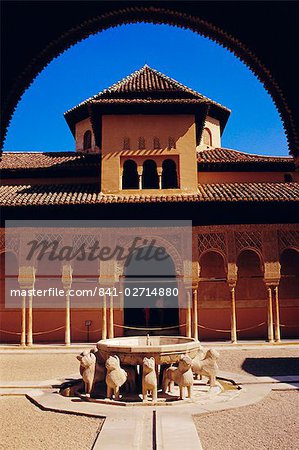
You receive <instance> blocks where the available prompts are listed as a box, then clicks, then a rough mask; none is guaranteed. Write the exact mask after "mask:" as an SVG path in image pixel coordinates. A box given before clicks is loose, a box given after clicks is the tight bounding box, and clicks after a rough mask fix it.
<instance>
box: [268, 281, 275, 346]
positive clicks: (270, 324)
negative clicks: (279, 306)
mask: <svg viewBox="0 0 299 450" xmlns="http://www.w3.org/2000/svg"><path fill="white" fill-rule="evenodd" d="M268 341H269V342H271V343H272V342H274V336H273V307H272V287H268Z"/></svg>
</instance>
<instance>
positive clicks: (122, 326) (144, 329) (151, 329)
mask: <svg viewBox="0 0 299 450" xmlns="http://www.w3.org/2000/svg"><path fill="white" fill-rule="evenodd" d="M114 326H115V327H118V328H125V329H126V330H137V331H138V330H141V331H163V330H172V329H174V328H179V327H184V326H186V324H185V323H184V324H182V325H174V326H172V327H162V328H158V327H157V328H155V327H153V328H145V327H129V326H126V325H117V324H116V323H115V324H114Z"/></svg>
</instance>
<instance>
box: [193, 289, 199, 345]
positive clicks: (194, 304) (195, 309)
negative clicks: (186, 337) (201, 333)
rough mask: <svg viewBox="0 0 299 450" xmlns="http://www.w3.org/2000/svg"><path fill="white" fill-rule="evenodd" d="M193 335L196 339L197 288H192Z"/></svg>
mask: <svg viewBox="0 0 299 450" xmlns="http://www.w3.org/2000/svg"><path fill="white" fill-rule="evenodd" d="M193 337H194V339H195V340H196V341H198V302H197V289H193Z"/></svg>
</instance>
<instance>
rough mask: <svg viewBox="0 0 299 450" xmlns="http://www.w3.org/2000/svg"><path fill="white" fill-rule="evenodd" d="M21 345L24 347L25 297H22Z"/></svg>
mask: <svg viewBox="0 0 299 450" xmlns="http://www.w3.org/2000/svg"><path fill="white" fill-rule="evenodd" d="M21 345H23V346H25V345H26V295H23V296H22V332H21Z"/></svg>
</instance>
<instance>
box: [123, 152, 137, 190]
mask: <svg viewBox="0 0 299 450" xmlns="http://www.w3.org/2000/svg"><path fill="white" fill-rule="evenodd" d="M122 188H123V189H138V172H137V164H136V162H135V161H133V160H132V159H128V160H127V161H125V162H124V166H123V176H122Z"/></svg>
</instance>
